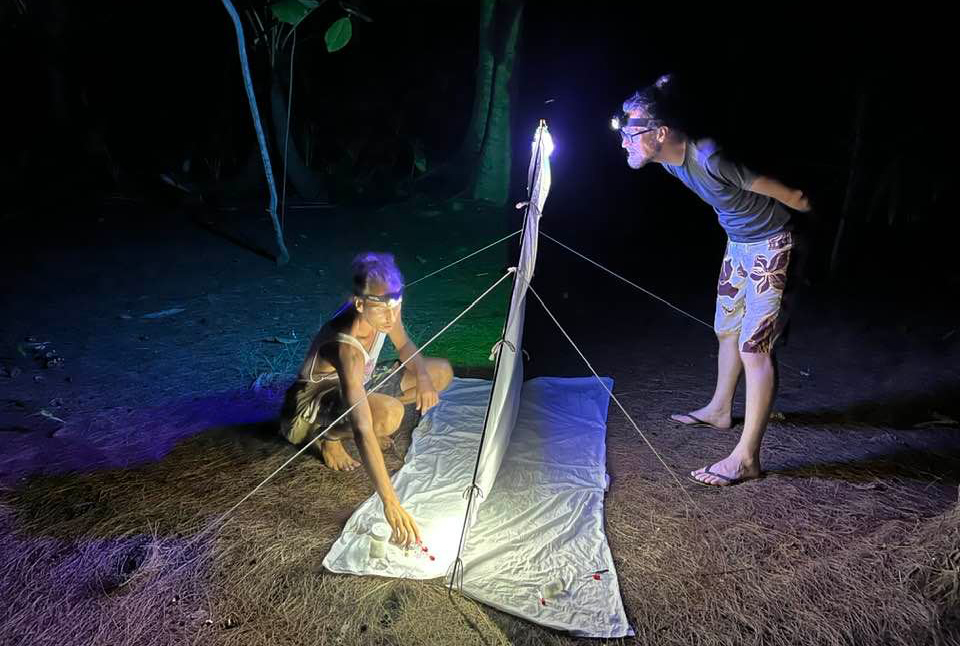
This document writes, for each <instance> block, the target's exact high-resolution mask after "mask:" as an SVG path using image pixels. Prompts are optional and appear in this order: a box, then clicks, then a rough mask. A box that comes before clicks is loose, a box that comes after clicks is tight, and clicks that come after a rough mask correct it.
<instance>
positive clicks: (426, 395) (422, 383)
mask: <svg viewBox="0 0 960 646" xmlns="http://www.w3.org/2000/svg"><path fill="white" fill-rule="evenodd" d="M390 340H391V341H392V342H393V346H394V347H395V348H396V349H397V356H398V357H400V361H406V360H407V359H410V357H413V355H414V354H415V353H416V351H417V346H416V345H415V344H414V342H413V341H411V340H410V337H409V336H407V330H406V329H405V328H404V327H403V321H402V320H400V319H397V323H396V325H394V326H393V329H392V330H390ZM406 370H408V371H410V373H411V374H412V375H414V376H415V377H416V379H417V410H419V411H420V412H421V413H426V412H427V411H428V410H430V409H431V408H433V407H434V406H436V405H437V402H438V401H439V400H440V396H439V395H438V394H437V390H436V388H434V387H433V379H431V378H430V373H429V372H428V371H427V366H426V362H425V361H424V360H423V355H422V354H418V355H417V356H415V357H413V359H411V360H410V363H408V364H407V365H406Z"/></svg>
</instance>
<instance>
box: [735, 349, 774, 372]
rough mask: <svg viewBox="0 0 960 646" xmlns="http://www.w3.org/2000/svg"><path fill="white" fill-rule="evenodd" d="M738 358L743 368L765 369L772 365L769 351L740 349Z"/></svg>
mask: <svg viewBox="0 0 960 646" xmlns="http://www.w3.org/2000/svg"><path fill="white" fill-rule="evenodd" d="M740 360H741V361H742V362H743V367H744V369H745V370H766V369H771V368H772V367H773V357H772V356H771V355H770V353H769V352H752V351H747V350H743V349H742V348H741V350H740Z"/></svg>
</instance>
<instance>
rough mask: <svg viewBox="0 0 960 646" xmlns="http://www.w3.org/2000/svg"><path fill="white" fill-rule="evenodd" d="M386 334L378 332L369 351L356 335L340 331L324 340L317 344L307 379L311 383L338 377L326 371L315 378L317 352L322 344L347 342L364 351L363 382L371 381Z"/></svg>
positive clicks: (334, 373)
mask: <svg viewBox="0 0 960 646" xmlns="http://www.w3.org/2000/svg"><path fill="white" fill-rule="evenodd" d="M386 336H387V335H386V334H384V333H383V332H377V336H376V338H374V340H373V346H372V347H371V348H370V352H367V349H366V348H365V347H363V344H362V343H360V341H358V340H357V339H356V338H355V337H352V336H350V335H349V334H343V333H342V332H338V333H337V334H336V336H334V337H333V338H332V339H330V340H329V341H324V342H322V343H320V344H318V345H317V352H314V354H313V358H312V359H311V361H310V370H309V372H308V373H307V379H308V380H309V381H310V382H311V383H320V382H321V381H327V380H329V379H337V373H336V372H330V373H326V374H324V375H323V376H322V377H320V378H319V379H317V378H314V376H313V368H314V365H316V363H317V354H319V350H320V347H321V346H324V345H327V344H328V343H346V344H347V345H352V346H353V347H355V348H356V349H358V350H359V351H360V352H361V353H363V382H364V383H366V382H368V381H370V378H371V377H373V371H374V369H375V368H376V367H377V359H379V358H380V350H382V349H383V341H384V339H385V338H386Z"/></svg>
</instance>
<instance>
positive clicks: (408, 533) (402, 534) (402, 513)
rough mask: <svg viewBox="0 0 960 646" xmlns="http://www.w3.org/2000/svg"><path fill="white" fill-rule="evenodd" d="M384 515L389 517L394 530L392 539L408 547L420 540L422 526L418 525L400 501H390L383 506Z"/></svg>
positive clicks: (388, 520)
mask: <svg viewBox="0 0 960 646" xmlns="http://www.w3.org/2000/svg"><path fill="white" fill-rule="evenodd" d="M383 512H384V515H385V516H386V517H387V523H389V524H390V528H391V529H392V530H393V534H392V535H391V537H390V540H391V541H392V542H394V543H396V544H397V545H402V546H404V547H407V546H409V545H414V544H416V543H419V542H420V528H419V527H417V523H416V521H414V520H413V516H411V515H410V513H409V512H408V511H407V510H406V509H404V508H403V507H401V506H400V503H399V502H393V503H389V504H386V505H384V506H383Z"/></svg>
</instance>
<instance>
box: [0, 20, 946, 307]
mask: <svg viewBox="0 0 960 646" xmlns="http://www.w3.org/2000/svg"><path fill="white" fill-rule="evenodd" d="M526 4H527V6H526V7H525V15H524V23H523V31H522V35H521V38H520V45H519V51H518V56H519V58H518V63H517V69H516V71H515V74H514V78H513V81H512V93H513V99H514V101H515V103H514V110H513V113H512V123H513V139H514V141H515V145H514V151H515V155H514V165H513V175H514V178H515V181H514V187H513V191H512V193H511V195H520V194H522V189H523V177H524V171H525V165H526V160H527V157H526V154H525V151H526V145H525V142H526V140H527V139H528V138H529V133H530V132H532V128H533V127H534V126H535V124H536V119H537V117H539V116H546V117H548V118H549V120H550V123H551V125H552V128H553V131H554V136H555V138H556V139H557V141H558V143H559V146H560V149H559V151H558V154H557V155H556V157H555V159H554V164H555V176H556V178H557V181H556V184H555V188H554V193H553V195H552V196H551V210H552V213H551V215H552V216H553V217H552V218H551V220H552V221H553V224H551V225H550V228H551V229H553V230H555V231H563V230H568V229H569V230H570V231H571V232H573V231H575V232H576V235H577V237H578V238H579V239H581V240H583V239H584V238H589V240H588V241H587V242H588V244H589V245H590V249H588V250H593V249H595V250H596V251H598V252H600V251H602V252H603V253H604V255H605V256H607V257H610V256H615V257H619V258H622V259H624V260H625V261H627V260H628V259H630V258H633V259H638V260H640V259H642V258H643V257H645V255H646V254H648V253H655V252H656V249H658V248H662V246H663V245H662V244H660V243H659V242H656V241H662V240H667V239H675V238H676V237H677V236H679V235H685V240H686V242H685V244H687V245H693V246H694V247H698V246H699V245H701V244H703V243H704V242H706V244H707V248H708V249H713V248H714V247H715V246H716V245H717V244H720V242H721V241H722V234H721V232H720V230H719V228H718V227H716V226H715V225H714V224H713V222H712V218H711V214H710V212H709V210H707V209H706V208H704V207H703V206H702V205H700V204H698V202H697V200H696V198H695V197H694V196H692V195H690V194H688V192H687V191H686V189H685V188H684V187H682V186H681V185H680V184H679V183H677V182H675V181H672V179H671V178H669V177H667V176H666V175H665V174H664V173H662V172H660V171H659V170H658V169H656V168H650V169H645V170H644V171H643V172H640V173H634V172H630V171H628V170H627V169H625V167H624V164H623V159H622V154H621V151H620V149H619V147H618V143H617V141H616V139H615V137H613V136H611V134H610V133H609V132H607V131H606V130H605V119H606V117H607V115H609V114H610V113H612V112H613V111H614V110H615V109H616V108H617V107H618V106H619V103H620V102H621V101H622V100H623V98H624V97H625V96H626V95H628V94H629V93H630V92H631V91H632V90H633V89H635V88H637V87H639V86H641V85H644V84H647V83H649V82H651V81H652V80H654V79H655V78H656V77H657V75H659V74H661V73H663V72H666V71H674V72H679V73H681V74H683V75H684V78H685V79H686V80H687V81H688V86H689V87H690V88H692V89H691V92H690V101H689V105H690V107H691V110H690V112H691V113H692V114H694V116H695V120H696V122H697V125H698V126H699V127H701V128H702V131H703V132H706V133H710V134H712V135H713V136H715V137H717V138H718V139H720V140H721V141H722V142H723V143H724V145H725V146H726V148H727V149H728V150H730V151H731V152H732V153H734V154H736V156H737V157H739V158H740V159H742V160H744V161H745V162H747V163H749V164H750V165H752V166H753V167H755V168H757V169H759V170H761V171H764V172H769V173H771V174H775V175H776V176H779V177H781V178H782V179H783V180H784V181H786V182H788V183H792V184H795V185H797V186H800V187H802V188H804V189H805V190H807V191H808V192H809V194H810V195H811V196H812V197H813V199H814V204H815V208H816V215H815V216H810V217H807V216H805V217H803V218H801V225H802V226H804V227H806V228H807V229H809V230H811V232H812V233H814V234H815V237H816V244H815V245H814V248H813V258H814V260H813V263H812V264H811V266H810V267H809V277H810V278H812V279H816V280H818V281H823V280H825V276H824V275H823V271H825V268H826V266H827V265H828V264H829V252H830V250H831V246H832V244H833V239H834V237H835V235H836V230H837V227H838V224H839V221H840V217H841V213H842V210H843V204H844V199H845V197H846V195H847V190H848V189H847V187H848V183H849V180H850V162H851V152H852V147H853V139H854V124H855V118H856V114H857V108H858V105H859V102H863V110H864V113H863V114H864V118H863V122H862V130H861V136H862V147H861V149H860V154H859V159H858V160H857V165H858V169H859V176H858V178H857V180H856V185H855V186H854V187H852V189H851V191H850V196H849V198H847V199H849V200H851V202H850V205H849V213H848V214H847V222H846V224H845V228H844V232H843V237H842V239H841V240H840V247H839V257H838V259H837V260H836V261H835V263H834V264H835V267H834V271H833V272H832V273H831V276H832V278H833V279H835V280H836V279H840V278H845V279H853V280H855V281H856V282H857V284H858V288H859V289H861V290H862V289H863V288H870V287H872V286H876V285H878V284H880V283H885V282H886V281H887V280H890V279H892V278H893V276H890V275H888V274H889V273H890V270H891V269H894V272H893V273H894V274H895V276H897V277H906V274H908V273H909V272H904V271H902V270H901V269H899V268H895V267H894V265H900V264H902V263H904V262H912V261H914V260H919V261H921V262H922V263H923V264H924V267H925V269H924V271H925V272H927V271H930V272H934V273H936V274H937V275H938V276H939V278H940V279H942V280H947V281H952V282H951V283H950V285H951V286H952V287H956V272H955V271H953V270H952V268H951V263H950V262H949V260H948V259H949V257H950V253H949V249H950V247H949V241H951V240H952V239H954V235H953V234H954V233H955V232H956V230H957V226H956V218H954V217H951V216H950V215H949V214H948V213H947V204H948V197H947V193H946V191H947V173H948V170H949V169H950V168H951V167H952V164H951V163H950V162H951V154H952V151H953V147H952V145H951V144H950V143H949V142H948V141H947V139H946V138H949V137H951V136H952V130H953V128H952V127H951V126H950V122H951V116H950V115H951V108H950V106H951V104H950V102H949V101H947V99H946V96H947V94H948V91H947V90H948V89H949V88H948V86H949V80H948V78H947V77H946V76H945V70H944V65H945V61H946V57H947V49H948V48H947V43H946V42H941V40H940V37H939V35H938V33H937V32H936V31H935V28H936V23H937V20H936V19H935V18H934V17H933V16H929V17H926V18H924V19H922V20H920V21H918V22H921V23H922V29H916V28H912V27H909V26H907V25H905V24H901V25H897V26H896V28H895V27H894V25H893V24H892V23H893V22H894V21H895V18H893V17H891V18H889V19H888V20H889V22H888V23H886V24H871V22H870V21H867V22H860V21H856V20H852V19H851V20H850V21H849V22H843V21H838V20H837V19H836V18H835V17H834V18H831V19H830V20H822V21H821V20H819V19H817V18H816V17H815V16H807V17H806V18H807V20H808V22H803V21H802V20H801V21H798V22H793V23H792V24H790V25H789V26H786V27H785V25H784V23H783V21H778V20H771V21H770V24H769V25H766V26H764V25H760V26H754V27H747V26H746V25H745V24H740V25H738V24H736V23H735V22H730V23H727V22H725V21H720V20H718V21H717V22H716V23H715V24H713V25H712V26H710V27H707V26H706V25H709V24H710V23H711V20H710V19H709V18H707V17H702V19H701V20H700V21H699V24H697V22H698V21H693V20H685V19H682V18H680V17H679V16H676V15H671V14H667V15H665V16H660V17H654V16H656V15H657V14H656V12H653V14H654V15H653V16H651V15H647V13H646V12H641V13H639V14H638V13H637V12H636V11H632V10H628V9H626V8H625V6H624V5H622V4H609V5H603V4H600V5H597V6H590V7H587V6H584V5H580V4H571V5H566V6H559V5H554V4H553V3H541V2H528V3H526ZM18 6H19V4H18V3H16V2H6V3H5V4H4V5H3V9H2V11H3V14H2V18H0V19H2V27H0V28H2V30H3V31H2V35H3V37H2V47H3V54H4V60H5V61H6V63H7V65H6V68H7V74H6V82H7V87H8V93H7V97H8V99H7V101H5V105H6V107H7V109H8V110H9V112H8V119H9V121H8V123H9V124H10V125H11V127H10V128H9V129H8V132H7V137H6V142H5V145H4V147H3V152H2V164H3V173H2V179H0V181H2V182H3V185H2V190H3V194H4V200H3V213H4V220H5V226H6V227H7V228H8V230H10V228H17V227H19V226H21V225H22V223H23V222H25V221H29V222H30V223H31V227H33V226H36V224H37V222H38V220H37V218H39V219H40V220H41V221H43V222H45V223H49V224H51V225H52V224H54V223H55V224H56V227H55V228H57V229H62V228H63V227H73V226H78V227H80V228H84V227H85V223H86V222H88V221H89V218H91V217H97V216H98V215H99V212H100V210H102V208H103V201H104V200H105V199H108V200H109V198H110V197H111V196H112V197H114V198H116V197H117V196H119V195H122V196H127V197H131V198H135V199H137V200H138V201H139V203H140V204H141V205H142V206H143V207H144V208H143V210H142V217H149V218H151V219H157V220H159V221H162V220H163V218H164V213H165V212H167V211H169V210H171V209H194V210H203V209H208V210H209V209H211V208H215V207H216V206H217V205H219V204H222V203H223V202H224V201H230V200H231V199H239V198H244V199H247V200H249V199H251V198H259V199H264V200H265V197H264V196H265V192H264V190H265V189H264V182H263V181H262V175H261V174H260V168H259V166H258V165H252V166H251V164H250V163H249V162H250V160H251V152H253V146H254V143H255V142H254V138H253V132H252V128H251V123H250V116H249V112H248V108H247V105H246V101H245V97H244V94H243V88H242V82H241V78H240V72H239V65H238V61H237V56H236V50H235V40H234V36H233V30H232V26H231V24H230V23H229V21H228V19H227V17H226V14H225V12H224V11H223V8H222V6H221V5H220V4H219V3H216V2H207V3H166V4H165V5H164V6H163V8H162V9H161V10H159V11H156V12H155V13H153V14H149V15H148V14H143V15H140V14H136V13H135V12H133V11H131V9H130V8H129V7H128V6H127V5H125V4H121V3H109V2H107V3H98V4H97V5H96V6H86V5H83V6H81V5H77V4H74V3H66V2H36V3H27V5H26V6H29V9H28V10H27V11H25V12H24V13H21V12H19V11H18V10H17V8H18ZM239 6H240V7H241V8H242V7H243V6H244V5H243V3H241V4H240V5H239ZM363 9H364V11H366V12H367V13H368V14H370V15H371V17H373V18H374V20H373V22H371V23H365V22H360V21H355V23H356V26H355V29H354V36H353V39H352V41H351V42H350V43H349V45H348V47H346V48H345V49H344V50H342V51H340V52H337V53H335V54H328V53H326V52H325V51H324V48H323V38H322V34H323V29H325V27H326V26H327V25H328V24H329V23H330V22H332V20H334V19H335V18H336V17H338V16H339V15H342V10H340V9H339V8H338V7H336V6H335V5H330V6H324V7H321V9H320V10H319V11H318V12H317V13H316V15H314V16H311V17H310V19H309V20H308V22H306V23H305V24H304V26H303V28H302V31H303V32H304V34H303V35H302V36H301V42H300V43H299V48H298V50H297V56H296V69H295V71H294V101H293V106H294V107H293V123H294V130H293V132H294V134H293V136H294V137H295V138H298V140H299V141H304V140H305V139H304V138H305V137H306V135H305V134H304V133H306V132H307V131H310V132H311V133H312V138H311V152H312V160H311V161H310V166H311V168H312V169H314V170H315V171H316V172H317V173H318V174H320V175H322V177H323V180H322V181H323V184H324V187H323V189H324V194H323V198H324V199H328V200H330V201H332V202H334V203H337V204H350V203H366V204H378V203H385V202H389V201H391V200H392V201H397V200H402V199H404V198H406V197H409V195H410V194H411V193H412V194H417V193H418V192H419V193H420V194H424V193H430V192H431V191H433V192H435V193H438V194H439V195H440V196H443V195H444V190H445V188H447V187H444V186H442V185H438V183H437V182H429V181H427V182H420V183H418V184H414V185H413V186H404V187H396V186H390V185H389V184H391V182H390V181H380V180H382V179H383V178H384V177H390V176H391V172H393V173H394V175H395V174H397V172H399V173H401V174H402V172H403V171H402V170H400V171H397V169H398V168H399V167H402V166H403V164H404V163H406V164H407V165H409V163H410V162H409V161H406V160H404V159H403V155H408V154H409V152H408V150H407V148H406V146H407V145H408V144H409V142H413V141H415V140H416V141H418V142H419V145H421V146H422V148H423V150H424V153H425V156H426V160H427V163H428V167H429V168H431V169H432V168H434V166H435V165H437V164H443V163H444V162H445V161H447V160H449V159H450V157H451V155H452V153H453V151H455V149H456V148H457V146H458V144H459V142H460V139H461V138H462V136H463V132H464V129H465V127H466V122H467V119H468V116H469V110H470V106H471V101H472V92H473V66H474V62H475V57H476V51H475V50H476V42H475V41H476V33H475V32H476V23H477V18H476V16H477V12H478V9H477V7H475V6H474V4H473V3H469V4H453V3H442V2H422V1H421V2H401V3H391V2H383V3H375V2H371V3H369V4H368V5H365V6H364V7H363ZM871 21H875V19H874V18H871ZM248 32H250V30H249V29H248ZM248 35H249V33H248ZM251 59H252V66H253V74H254V77H255V82H256V79H257V78H258V77H259V78H261V79H262V78H263V77H264V76H265V75H266V74H267V72H268V70H267V69H266V68H265V65H266V62H265V57H264V56H263V55H258V54H257V53H256V52H254V51H251ZM260 85H261V87H259V88H258V90H259V93H260V101H261V103H267V102H268V101H267V99H265V96H264V95H265V92H266V91H265V90H264V88H263V87H262V85H263V84H262V83H261V84H260ZM548 99H553V100H554V101H553V102H552V103H550V104H546V105H545V104H544V102H545V101H546V100H548ZM261 112H262V113H264V116H263V118H264V120H265V121H268V120H269V110H266V109H265V107H264V106H263V105H262V106H261ZM945 137H946V138H945ZM301 147H302V146H301ZM348 151H349V153H350V154H353V155H355V156H356V161H355V162H354V163H353V165H350V164H346V163H344V159H345V158H347V157H348ZM273 152H274V157H277V154H276V151H273ZM398 158H399V159H398ZM254 159H255V158H254ZM188 160H189V163H190V166H189V168H187V167H185V166H184V162H186V161H188ZM204 160H217V163H218V165H219V175H218V177H217V178H216V179H214V178H213V177H212V172H213V171H212V170H211V165H210V164H208V163H205V161H204ZM274 167H275V170H276V172H277V174H278V175H279V173H280V163H279V160H278V159H274ZM162 173H167V174H168V175H169V176H172V177H175V178H176V179H177V180H178V181H182V182H183V183H184V184H187V185H189V186H190V187H191V188H193V189H195V190H196V192H195V193H194V194H193V195H191V196H186V195H184V194H183V193H181V192H179V191H177V190H176V189H173V188H172V187H170V186H169V185H168V184H164V183H163V182H162V181H160V175H161V174H162ZM360 175H363V176H365V177H368V178H373V181H370V182H369V184H370V185H368V186H366V187H365V189H366V190H365V191H364V193H363V194H362V195H359V194H358V193H357V191H355V190H352V188H351V187H348V185H349V183H350V181H351V179H355V178H356V177H357V176H360ZM345 176H352V178H350V177H348V178H347V179H345ZM278 181H279V179H278ZM881 189H885V190H881ZM290 197H291V198H293V199H295V198H296V197H297V196H296V194H295V192H292V193H291V194H290ZM147 212H149V215H147ZM681 214H682V215H681ZM317 217H323V216H322V214H321V215H319V216H317ZM690 227H694V228H695V230H697V231H699V232H700V235H697V236H686V234H688V233H689V232H690V231H691V228H690ZM625 232H627V233H628V235H623V234H624V233H625ZM571 234H572V233H571ZM18 246H19V245H18ZM19 247H20V248H21V249H22V246H19ZM691 251H693V248H692V247H691ZM637 252H640V253H637ZM915 254H918V255H915ZM699 255H700V254H699V253H698V252H693V253H692V254H691V256H693V257H697V256H699ZM894 257H896V258H897V259H898V260H897V262H893V259H894ZM908 257H909V259H908ZM921 259H922V260H921ZM691 260H692V258H691ZM710 262H711V263H712V262H713V258H712V257H711V258H710ZM930 263H934V264H933V265H931V264H930ZM708 264H709V263H708ZM696 271H699V269H697V270H696ZM881 274H883V277H882V278H881ZM928 275H929V274H928ZM918 282H919V283H924V284H925V285H930V281H929V280H926V281H911V283H912V285H911V287H910V288H909V290H908V291H914V290H916V289H918V288H920V285H919V284H918Z"/></svg>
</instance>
